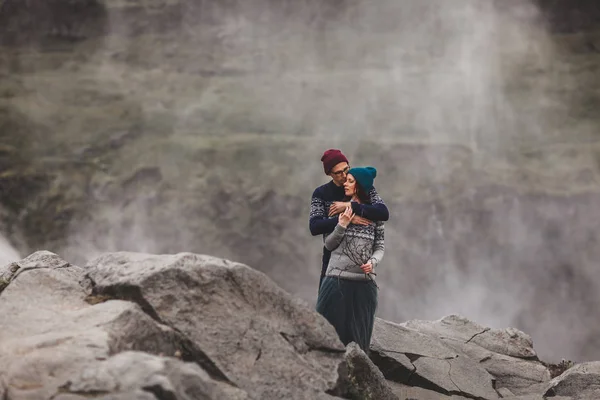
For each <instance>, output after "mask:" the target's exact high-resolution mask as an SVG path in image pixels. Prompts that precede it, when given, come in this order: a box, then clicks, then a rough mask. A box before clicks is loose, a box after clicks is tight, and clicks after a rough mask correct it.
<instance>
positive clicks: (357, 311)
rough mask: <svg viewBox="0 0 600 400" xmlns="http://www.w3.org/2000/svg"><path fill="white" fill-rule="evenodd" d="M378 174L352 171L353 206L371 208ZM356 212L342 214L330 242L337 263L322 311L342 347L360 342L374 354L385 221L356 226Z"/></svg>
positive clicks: (348, 189) (332, 264) (347, 187)
mask: <svg viewBox="0 0 600 400" xmlns="http://www.w3.org/2000/svg"><path fill="white" fill-rule="evenodd" d="M376 176H377V170H376V169H375V168H373V167H356V168H351V169H350V170H349V171H348V177H347V179H346V183H345V184H344V192H345V194H346V196H347V197H348V198H349V199H350V201H356V202H359V203H363V204H365V203H366V204H368V203H369V196H368V195H367V193H368V192H369V190H371V189H372V188H373V180H374V179H375V177H376ZM353 217H354V214H353V213H352V208H351V207H348V208H346V210H345V211H344V212H343V213H342V214H340V216H339V219H338V224H337V226H336V227H335V229H334V231H333V232H332V233H331V234H329V235H328V236H326V237H325V247H326V248H327V250H329V251H331V258H330V260H329V264H328V266H327V272H326V273H325V279H323V283H322V284H321V289H320V290H319V297H318V299H317V311H318V312H319V313H320V314H321V315H323V316H324V317H325V318H327V320H328V321H329V322H330V323H331V324H332V325H333V326H334V327H335V330H336V332H337V333H338V336H339V337H340V339H341V341H342V343H344V345H347V344H348V343H350V342H356V343H357V344H358V345H359V346H360V347H361V348H362V349H363V350H364V351H365V352H368V350H369V345H370V343H371V334H372V333H373V322H374V320H375V310H376V309H377V290H378V289H377V285H376V284H375V281H374V279H373V276H374V275H375V274H374V270H375V268H376V267H377V265H378V264H379V263H380V262H381V259H382V258H383V252H384V228H383V222H377V223H375V224H372V225H367V226H364V225H355V224H352V218H353Z"/></svg>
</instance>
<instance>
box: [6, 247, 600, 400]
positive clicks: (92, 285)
mask: <svg viewBox="0 0 600 400" xmlns="http://www.w3.org/2000/svg"><path fill="white" fill-rule="evenodd" d="M0 277H1V282H2V286H0V398H2V399H6V400H17V399H28V400H30V399H31V400H33V399H36V400H37V399H44V400H50V399H54V400H83V399H89V398H94V399H103V400H109V399H113V400H117V399H118V400H125V399H139V400H160V399H173V400H178V399H190V400H191V399H199V398H202V399H231V400H251V399H267V400H268V399H282V398H286V399H333V398H346V399H358V400H360V399H377V400H388V399H389V400H393V399H407V398H411V399H419V400H434V399H435V400H440V399H449V400H461V399H462V400H464V399H479V400H492V399H500V398H505V399H513V400H543V399H550V398H555V399H557V400H560V399H562V400H568V399H573V400H578V399H590V398H596V397H597V396H598V394H599V393H600V368H599V367H598V366H599V365H600V364H598V363H596V362H594V363H584V364H578V365H575V366H574V367H572V368H568V369H567V370H566V371H565V372H564V373H562V374H561V375H560V376H557V377H555V378H554V379H552V380H551V379H550V378H551V377H550V372H549V370H548V369H547V367H546V366H545V365H544V364H543V363H542V362H540V361H539V360H538V358H537V356H536V352H535V350H534V348H533V343H532V339H531V338H530V337H529V336H528V335H526V334H525V333H523V332H520V331H518V330H515V329H504V330H493V329H489V328H486V327H483V326H481V325H478V324H476V323H474V322H472V321H469V320H467V319H465V318H462V317H460V316H456V315H451V316H448V317H445V318H442V319H441V320H438V321H417V320H415V321H409V322H406V323H403V324H396V323H392V322H389V321H385V320H381V319H378V320H377V321H376V324H375V331H374V335H373V342H372V346H371V349H370V351H369V355H367V354H365V352H363V351H362V350H361V349H360V348H359V347H358V346H357V345H356V344H354V343H351V344H349V345H348V346H347V347H346V348H345V349H344V347H343V346H342V344H341V343H340V341H339V339H338V338H337V336H336V334H335V331H334V329H333V327H331V326H330V325H329V324H328V323H327V321H326V320H325V319H324V318H322V317H321V316H320V315H319V314H317V313H316V312H315V311H313V310H312V309H311V308H310V307H308V306H307V305H306V304H305V303H303V302H302V301H300V300H298V299H295V298H293V297H292V296H290V295H289V294H288V293H286V292H285V291H283V290H282V289H280V288H279V287H278V286H276V285H275V284H274V283H273V282H272V281H271V280H270V279H269V278H267V277H266V276H265V275H264V274H262V273H260V272H258V271H255V270H253V269H251V268H249V267H247V266H245V265H243V264H239V263H234V262H231V261H228V260H224V259H219V258H215V257H210V256H205V255H197V254H192V253H180V254H175V255H151V254H141V253H110V254H105V255H103V256H100V257H98V258H96V259H95V260H93V261H91V262H90V263H89V264H88V265H87V266H86V267H85V268H81V267H78V266H75V265H72V264H70V263H69V262H67V261H65V260H63V259H61V258H60V257H59V256H57V255H56V254H53V253H50V252H47V251H40V252H36V253H34V254H32V255H30V256H29V257H27V258H25V259H23V260H21V261H18V262H15V263H11V264H8V265H5V266H3V267H1V268H0Z"/></svg>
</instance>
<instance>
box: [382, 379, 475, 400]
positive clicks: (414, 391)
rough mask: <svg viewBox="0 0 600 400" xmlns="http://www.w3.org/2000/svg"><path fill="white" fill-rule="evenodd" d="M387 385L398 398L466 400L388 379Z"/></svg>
mask: <svg viewBox="0 0 600 400" xmlns="http://www.w3.org/2000/svg"><path fill="white" fill-rule="evenodd" d="M388 385H389V386H390V388H391V389H392V392H393V393H394V394H395V395H396V397H398V399H400V400H407V399H409V400H417V399H418V400H467V397H463V396H446V395H443V394H441V393H439V392H435V391H433V390H428V389H423V388H421V387H418V386H407V385H403V384H401V383H398V382H393V381H388Z"/></svg>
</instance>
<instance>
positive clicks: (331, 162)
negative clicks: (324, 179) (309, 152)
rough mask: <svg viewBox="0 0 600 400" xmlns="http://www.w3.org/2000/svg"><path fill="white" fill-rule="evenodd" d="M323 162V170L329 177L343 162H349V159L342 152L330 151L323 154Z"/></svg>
mask: <svg viewBox="0 0 600 400" xmlns="http://www.w3.org/2000/svg"><path fill="white" fill-rule="evenodd" d="M321 161H323V170H324V171H325V175H329V173H330V172H331V170H332V169H333V167H335V166H336V165H337V164H339V163H341V162H348V159H347V158H346V156H345V155H343V154H342V152H341V151H340V150H338V149H329V150H327V151H325V153H323V157H321Z"/></svg>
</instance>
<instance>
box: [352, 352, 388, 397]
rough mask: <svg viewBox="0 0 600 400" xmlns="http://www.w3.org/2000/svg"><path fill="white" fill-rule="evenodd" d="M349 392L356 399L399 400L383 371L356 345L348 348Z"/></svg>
mask: <svg viewBox="0 0 600 400" xmlns="http://www.w3.org/2000/svg"><path fill="white" fill-rule="evenodd" d="M346 363H347V366H348V378H349V385H348V386H349V392H348V393H347V395H349V396H350V397H352V398H354V399H364V400H369V399H373V400H398V396H396V395H395V394H394V392H393V391H392V389H391V388H390V386H389V385H388V383H387V382H386V380H385V377H384V376H383V374H382V373H381V371H380V370H379V369H378V368H377V366H375V364H373V361H371V360H370V359H369V357H368V356H367V355H366V354H365V352H364V351H362V349H361V348H360V346H358V345H357V344H356V343H354V342H352V343H350V344H348V346H347V347H346Z"/></svg>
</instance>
